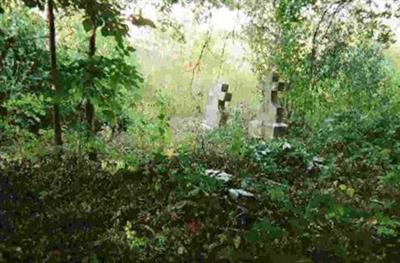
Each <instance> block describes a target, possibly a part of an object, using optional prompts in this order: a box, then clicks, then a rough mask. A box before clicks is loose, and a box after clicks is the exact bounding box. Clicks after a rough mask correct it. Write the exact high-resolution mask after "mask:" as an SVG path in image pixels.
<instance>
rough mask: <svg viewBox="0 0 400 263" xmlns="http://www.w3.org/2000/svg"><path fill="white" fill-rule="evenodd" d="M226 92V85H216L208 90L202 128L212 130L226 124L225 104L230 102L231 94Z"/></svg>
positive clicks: (227, 114)
mask: <svg viewBox="0 0 400 263" xmlns="http://www.w3.org/2000/svg"><path fill="white" fill-rule="evenodd" d="M228 91H229V85H228V84H222V85H217V86H214V87H212V88H211V89H210V91H209V93H208V100H207V106H206V111H205V117H204V120H203V123H202V126H203V127H204V128H206V129H208V130H212V129H215V128H216V127H218V126H220V127H221V126H223V125H225V124H226V122H227V120H228V117H229V113H228V110H227V103H229V102H230V101H231V100H232V93H229V92H228Z"/></svg>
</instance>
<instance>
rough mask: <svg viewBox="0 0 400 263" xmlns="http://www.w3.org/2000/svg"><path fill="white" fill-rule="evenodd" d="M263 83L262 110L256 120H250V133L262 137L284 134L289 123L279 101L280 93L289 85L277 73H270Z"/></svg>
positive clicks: (267, 137) (268, 137)
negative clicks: (286, 122)
mask: <svg viewBox="0 0 400 263" xmlns="http://www.w3.org/2000/svg"><path fill="white" fill-rule="evenodd" d="M262 85H263V87H262V89H263V102H262V107H261V112H260V114H259V116H258V118H257V119H256V120H253V121H251V122H250V125H249V134H250V136H252V137H255V138H261V139H270V138H275V137H280V136H283V135H284V134H286V132H287V129H288V125H287V124H285V123H284V122H283V117H284V108H283V107H282V106H281V105H280V103H279V98H278V93H279V92H281V91H284V90H285V89H286V86H287V85H286V83H285V82H282V81H280V79H279V75H278V74H277V73H272V74H270V75H269V76H268V77H267V78H266V79H265V82H264V83H263V84H262ZM268 95H269V96H268Z"/></svg>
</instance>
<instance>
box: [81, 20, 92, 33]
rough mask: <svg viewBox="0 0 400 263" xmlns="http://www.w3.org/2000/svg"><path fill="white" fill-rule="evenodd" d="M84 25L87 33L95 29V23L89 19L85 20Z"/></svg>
mask: <svg viewBox="0 0 400 263" xmlns="http://www.w3.org/2000/svg"><path fill="white" fill-rule="evenodd" d="M82 25H83V28H84V29H85V31H86V32H89V31H90V30H92V29H93V23H92V21H91V20H90V19H89V18H86V19H85V20H83V21H82Z"/></svg>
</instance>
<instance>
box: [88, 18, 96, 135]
mask: <svg viewBox="0 0 400 263" xmlns="http://www.w3.org/2000/svg"><path fill="white" fill-rule="evenodd" d="M96 30H97V27H96V26H95V24H94V22H93V30H92V34H91V36H90V38H89V52H88V55H89V59H91V58H93V56H94V55H95V54H96ZM88 70H89V74H90V75H89V76H90V79H89V81H88V86H89V87H90V86H92V85H93V75H92V71H93V69H92V66H91V65H90V66H89V69H88ZM85 111H86V123H87V132H88V136H89V137H92V135H93V134H94V114H95V110H94V107H93V105H92V103H90V100H89V99H88V100H87V102H86V106H85Z"/></svg>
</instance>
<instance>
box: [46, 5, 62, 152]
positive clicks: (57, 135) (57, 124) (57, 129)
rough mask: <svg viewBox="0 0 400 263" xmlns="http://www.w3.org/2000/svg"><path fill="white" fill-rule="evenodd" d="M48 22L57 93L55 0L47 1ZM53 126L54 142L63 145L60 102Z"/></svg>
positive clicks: (54, 105)
mask: <svg viewBox="0 0 400 263" xmlns="http://www.w3.org/2000/svg"><path fill="white" fill-rule="evenodd" d="M47 9H48V10H47V12H48V23H49V46H50V63H51V86H52V89H53V90H54V92H55V93H58V91H59V85H58V80H57V54H56V28H55V18H54V3H53V0H48V1H47ZM53 127H54V143H55V145H56V146H62V132H61V119H60V108H59V104H58V102H54V104H53Z"/></svg>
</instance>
